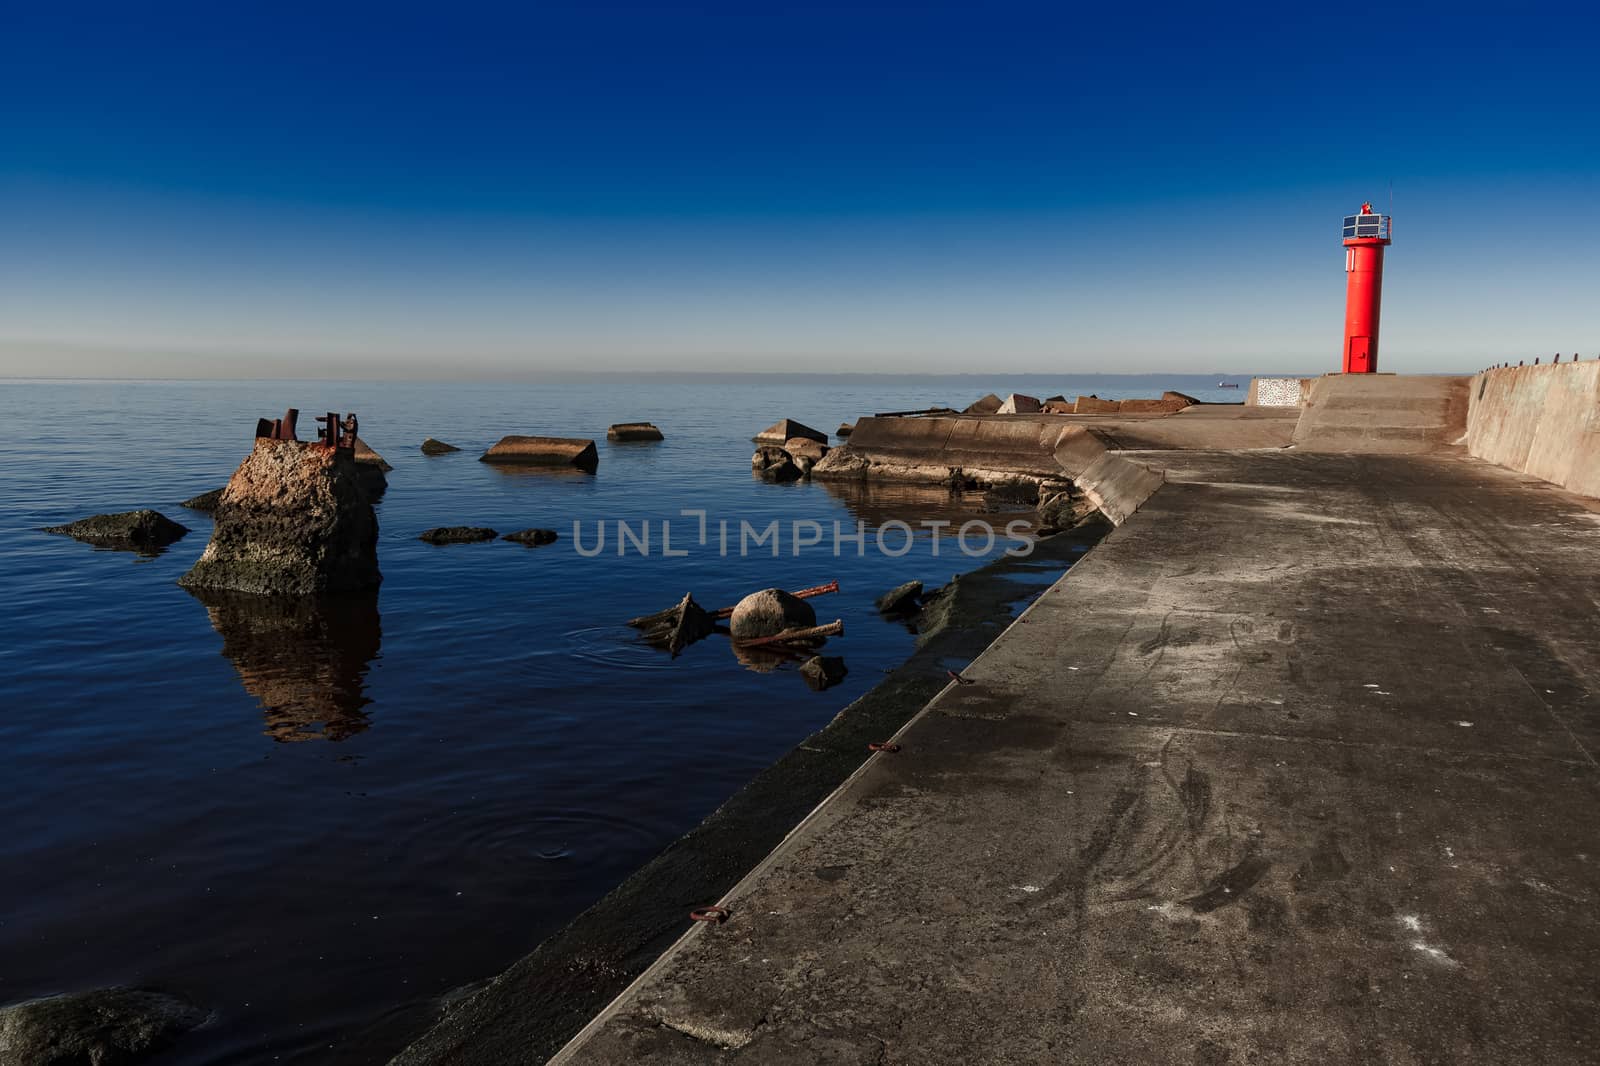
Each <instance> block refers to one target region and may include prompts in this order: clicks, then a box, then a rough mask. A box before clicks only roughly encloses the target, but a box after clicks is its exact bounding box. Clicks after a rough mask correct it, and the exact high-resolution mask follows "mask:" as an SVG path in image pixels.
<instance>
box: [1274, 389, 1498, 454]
mask: <svg viewBox="0 0 1600 1066" xmlns="http://www.w3.org/2000/svg"><path fill="white" fill-rule="evenodd" d="M1466 431H1467V379H1466V378H1464V377H1445V376H1439V377H1429V376H1424V375H1410V376H1398V377H1397V376H1395V375H1393V374H1329V375H1328V376H1326V377H1322V378H1318V379H1317V380H1316V383H1315V384H1314V385H1312V387H1311V394H1310V396H1308V397H1307V398H1306V400H1305V406H1304V408H1303V410H1302V412H1301V414H1300V419H1299V421H1298V422H1297V423H1296V425H1295V431H1294V444H1295V447H1296V448H1300V449H1302V450H1305V451H1319V452H1388V453H1395V454H1419V453H1422V452H1433V451H1438V450H1439V449H1440V448H1441V447H1447V446H1452V445H1457V444H1460V443H1462V438H1463V436H1464V435H1465V434H1466Z"/></svg>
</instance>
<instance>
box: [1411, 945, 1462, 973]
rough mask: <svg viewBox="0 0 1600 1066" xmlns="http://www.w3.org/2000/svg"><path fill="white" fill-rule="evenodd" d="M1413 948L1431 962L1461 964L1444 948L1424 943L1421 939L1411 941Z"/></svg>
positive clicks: (1454, 965)
mask: <svg viewBox="0 0 1600 1066" xmlns="http://www.w3.org/2000/svg"><path fill="white" fill-rule="evenodd" d="M1411 950H1412V951H1415V952H1417V953H1418V954H1420V955H1422V956H1423V957H1424V958H1427V959H1428V960H1429V961H1431V962H1436V963H1438V964H1439V965H1440V966H1449V967H1456V966H1460V965H1461V964H1460V963H1459V962H1457V961H1456V960H1455V959H1452V958H1451V957H1450V956H1449V955H1447V954H1446V953H1445V950H1444V949H1443V948H1436V947H1434V946H1433V945H1432V944H1427V943H1424V942H1423V941H1421V940H1413V941H1412V942H1411Z"/></svg>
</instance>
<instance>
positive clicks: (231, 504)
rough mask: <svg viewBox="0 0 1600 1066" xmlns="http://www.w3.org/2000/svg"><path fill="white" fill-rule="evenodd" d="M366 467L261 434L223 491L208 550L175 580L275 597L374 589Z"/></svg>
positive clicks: (343, 453)
mask: <svg viewBox="0 0 1600 1066" xmlns="http://www.w3.org/2000/svg"><path fill="white" fill-rule="evenodd" d="M361 466H362V464H360V463H357V462H356V461H355V458H354V457H353V456H352V455H351V454H350V452H349V450H348V449H344V448H335V449H330V448H324V447H322V446H321V445H319V444H313V443H309V442H306V441H292V440H273V439H270V438H265V437H262V438H258V439H257V440H256V443H255V447H254V449H252V450H251V452H250V454H249V455H248V456H246V457H245V460H244V462H242V463H240V464H239V469H238V470H236V471H234V474H233V477H232V478H230V479H229V480H228V485H227V487H226V488H225V489H223V490H222V497H221V499H220V500H219V501H218V504H217V509H216V512H215V514H214V519H215V523H216V527H215V529H214V530H213V532H212V534H211V543H210V544H208V545H206V550H205V554H203V555H202V556H200V561H199V562H197V563H195V564H194V567H193V568H192V569H191V570H190V571H189V572H188V573H187V574H185V575H183V577H181V578H179V579H178V584H180V585H183V586H185V587H187V588H213V589H233V590H234V591H237V592H255V593H264V594H269V595H304V594H307V593H316V592H352V591H356V590H358V589H367V588H373V587H375V586H376V585H377V584H378V583H379V582H380V581H382V580H383V575H382V574H380V573H379V572H378V518H377V515H376V514H374V513H373V510H372V502H371V499H370V497H369V496H368V495H367V492H366V489H365V488H364V487H363V484H362V481H363V474H362V473H361ZM380 476H381V472H380Z"/></svg>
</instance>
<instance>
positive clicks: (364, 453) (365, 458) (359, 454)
mask: <svg viewBox="0 0 1600 1066" xmlns="http://www.w3.org/2000/svg"><path fill="white" fill-rule="evenodd" d="M356 462H358V463H366V464H368V465H369V466H375V467H377V468H378V469H379V470H381V471H383V472H384V473H385V474H387V473H388V472H389V471H391V470H393V469H394V467H392V466H390V465H389V461H388V460H387V459H385V458H384V457H383V456H381V455H379V454H378V453H377V452H375V451H373V450H372V449H371V448H370V447H368V446H367V442H366V441H364V440H362V439H361V438H360V437H357V438H356Z"/></svg>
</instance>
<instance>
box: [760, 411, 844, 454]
mask: <svg viewBox="0 0 1600 1066" xmlns="http://www.w3.org/2000/svg"><path fill="white" fill-rule="evenodd" d="M794 437H805V438H806V439H808V440H814V441H816V442H817V443H818V444H826V443H828V435H827V434H826V433H822V432H819V431H818V430H815V429H812V428H811V427H810V426H807V425H803V424H802V423H799V422H796V421H795V420H794V419H792V418H780V419H778V421H776V422H774V423H773V424H772V425H770V426H768V427H767V428H766V429H764V430H762V431H761V432H760V433H757V434H756V435H755V436H754V437H753V438H752V439H753V440H754V441H755V442H756V443H757V444H774V445H777V446H778V447H782V446H783V445H784V442H786V441H788V440H790V439H791V438H794Z"/></svg>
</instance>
